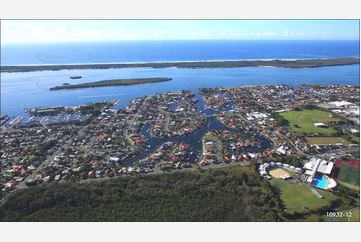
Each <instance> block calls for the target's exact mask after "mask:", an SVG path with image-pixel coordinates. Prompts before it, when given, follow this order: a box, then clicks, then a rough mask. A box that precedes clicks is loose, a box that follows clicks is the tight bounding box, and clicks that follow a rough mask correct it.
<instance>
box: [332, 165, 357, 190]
mask: <svg viewBox="0 0 361 242" xmlns="http://www.w3.org/2000/svg"><path fill="white" fill-rule="evenodd" d="M337 180H338V181H341V182H346V183H350V184H352V185H355V186H358V187H359V186H360V168H359V167H355V166H351V165H348V164H345V163H341V164H340V171H339V173H338V176H337Z"/></svg>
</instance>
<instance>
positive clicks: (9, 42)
mask: <svg viewBox="0 0 361 242" xmlns="http://www.w3.org/2000/svg"><path fill="white" fill-rule="evenodd" d="M132 41H360V39H353V38H332V39H322V38H321V39H316V38H311V39H309V38H307V39H306V38H305V39H299V38H297V39H284V38H281V39H279V38H274V39H273V38H269V39H252V38H249V39H224V38H219V39H218V38H217V39H208V38H206V39H119V40H62V41H1V44H43V43H79V42H83V43H84V42H132Z"/></svg>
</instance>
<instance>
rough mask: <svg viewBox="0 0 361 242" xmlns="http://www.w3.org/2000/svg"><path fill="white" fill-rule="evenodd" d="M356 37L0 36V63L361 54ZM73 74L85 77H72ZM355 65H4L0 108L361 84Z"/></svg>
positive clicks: (14, 110)
mask: <svg viewBox="0 0 361 242" xmlns="http://www.w3.org/2000/svg"><path fill="white" fill-rule="evenodd" d="M359 53H360V44H359V41H351V40H348V41H331V40H330V41H321V40H318V41H298V40H293V41H276V40H272V41H271V40H267V41H260V40H257V41H250V40H242V41H240V40H238V41H236V40H232V41H224V40H222V41H221V40H207V41H201V40H197V41H122V42H84V43H42V44H40V43H39V44H26V45H24V44H2V45H1V65H2V66H6V65H59V64H63V65H66V64H80V63H81V64H94V63H139V62H172V61H211V60H249V59H307V58H333V57H359V56H360V55H359ZM73 75H81V76H82V77H83V78H82V79H78V80H70V79H69V77H70V76H73ZM142 77H171V78H173V80H172V81H170V82H165V83H155V84H149V85H140V86H127V87H102V88H94V89H92V88H90V89H75V90H61V91H55V92H50V91H49V88H50V87H53V86H57V85H61V84H62V83H64V82H71V83H72V84H77V83H83V82H89V81H99V80H105V79H116V78H142ZM359 82H360V65H359V64H357V65H347V66H333V67H320V68H309V69H285V68H274V67H244V68H232V69H221V68H219V69H217V68H216V69H177V68H167V69H152V68H129V69H109V70H61V71H41V72H27V73H1V114H8V115H16V116H18V115H19V116H20V115H21V116H26V115H25V114H24V112H23V109H24V108H25V107H38V106H52V105H78V104H81V103H86V102H94V101H101V100H109V99H117V100H119V101H120V106H122V107H124V106H125V105H126V104H128V102H129V101H131V100H132V99H133V98H135V97H138V96H144V95H149V94H154V93H159V92H166V91H177V90H181V89H190V90H193V91H195V90H196V89H197V88H198V87H218V86H227V87H231V86H244V85H262V84H288V85H292V86H294V87H296V86H297V85H298V84H300V83H313V84H321V83H324V84H331V83H337V84H352V85H359Z"/></svg>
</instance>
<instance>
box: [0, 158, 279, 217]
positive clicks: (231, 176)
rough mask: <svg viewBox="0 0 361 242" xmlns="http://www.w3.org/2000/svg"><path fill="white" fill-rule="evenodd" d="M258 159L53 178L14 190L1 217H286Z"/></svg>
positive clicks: (0, 209)
mask: <svg viewBox="0 0 361 242" xmlns="http://www.w3.org/2000/svg"><path fill="white" fill-rule="evenodd" d="M256 170H257V167H256V165H255V164H251V165H250V166H237V167H228V168H222V169H208V170H202V171H195V172H177V173H166V174H161V175H148V176H135V177H119V178H114V179H109V180H105V181H93V182H89V183H71V182H64V183H57V184H56V183H49V184H43V185H40V186H37V187H30V188H27V189H21V190H18V191H16V192H14V193H13V194H10V195H9V197H8V198H7V200H6V201H5V202H4V203H3V204H2V206H1V208H0V220H1V221H44V222H46V221H115V222H116V221H165V222H170V221H184V222H186V221H195V222H198V221H199V222H206V221H247V222H248V221H269V222H271V221H282V220H281V218H280V216H279V215H278V213H279V211H282V210H283V204H282V201H281V200H280V199H279V195H278V194H277V191H276V190H274V188H273V187H272V186H271V185H270V183H269V182H268V181H267V180H265V179H264V178H262V177H261V176H260V175H259V174H258V172H256Z"/></svg>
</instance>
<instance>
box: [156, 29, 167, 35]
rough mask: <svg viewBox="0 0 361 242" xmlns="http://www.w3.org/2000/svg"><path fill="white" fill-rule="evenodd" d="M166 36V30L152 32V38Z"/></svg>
mask: <svg viewBox="0 0 361 242" xmlns="http://www.w3.org/2000/svg"><path fill="white" fill-rule="evenodd" d="M166 34H167V31H166V30H160V31H157V32H154V33H153V36H155V37H159V36H162V35H166Z"/></svg>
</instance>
